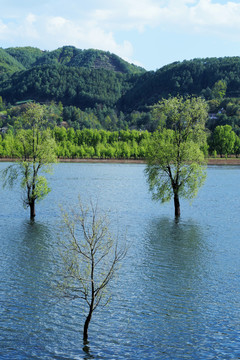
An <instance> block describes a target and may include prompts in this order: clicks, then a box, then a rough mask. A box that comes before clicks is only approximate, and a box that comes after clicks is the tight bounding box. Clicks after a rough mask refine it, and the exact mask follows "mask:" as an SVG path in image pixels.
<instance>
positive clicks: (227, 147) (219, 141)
mask: <svg viewBox="0 0 240 360" xmlns="http://www.w3.org/2000/svg"><path fill="white" fill-rule="evenodd" d="M235 141H236V136H235V133H234V131H233V130H232V127H231V125H218V126H217V127H216V128H215V130H214V132H213V147H214V150H216V151H217V153H218V154H219V155H220V156H221V157H223V155H225V156H228V155H230V154H232V153H233V152H234V144H235Z"/></svg>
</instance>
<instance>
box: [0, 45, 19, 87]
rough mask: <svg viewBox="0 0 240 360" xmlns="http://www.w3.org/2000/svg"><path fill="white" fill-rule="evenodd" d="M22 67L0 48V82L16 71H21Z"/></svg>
mask: <svg viewBox="0 0 240 360" xmlns="http://www.w3.org/2000/svg"><path fill="white" fill-rule="evenodd" d="M23 69H24V66H23V65H22V64H21V63H19V62H18V61H17V60H16V59H14V58H13V57H12V56H11V55H9V54H8V53H7V52H6V51H5V50H3V49H1V48H0V81H1V80H3V79H6V78H7V77H8V76H9V75H11V74H13V73H14V72H16V71H20V70H23Z"/></svg>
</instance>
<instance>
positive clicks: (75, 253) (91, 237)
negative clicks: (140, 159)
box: [59, 198, 126, 342]
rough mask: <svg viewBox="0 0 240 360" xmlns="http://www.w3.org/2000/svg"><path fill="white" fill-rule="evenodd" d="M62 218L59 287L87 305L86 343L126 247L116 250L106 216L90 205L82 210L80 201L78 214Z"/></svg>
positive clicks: (105, 301) (84, 329)
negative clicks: (94, 316)
mask: <svg viewBox="0 0 240 360" xmlns="http://www.w3.org/2000/svg"><path fill="white" fill-rule="evenodd" d="M63 217H64V225H65V226H64V227H65V231H64V243H63V244H64V246H63V248H64V250H63V252H62V259H63V263H64V267H63V271H61V275H62V279H61V282H60V283H59V287H60V289H61V292H62V293H63V295H64V296H66V297H68V298H70V299H79V298H80V299H82V300H84V302H85V304H86V305H87V313H86V319H85V323H84V328H83V340H84V342H87V340H88V328H89V324H90V321H91V319H92V315H93V312H94V311H95V310H96V309H97V308H98V307H99V305H103V306H104V305H106V304H107V303H108V302H109V300H110V298H111V297H110V295H109V294H108V293H107V291H106V290H107V288H108V287H109V285H110V282H111V280H112V279H113V277H114V275H115V273H116V271H117V270H118V268H119V263H120V261H121V260H122V259H123V258H124V257H125V255H126V246H125V245H124V246H123V247H121V248H119V246H118V241H117V239H115V238H114V237H113V236H112V234H111V233H110V231H109V221H108V217H107V215H106V214H104V215H101V214H99V212H98V207H97V205H93V203H92V202H91V203H90V207H89V208H85V207H84V206H83V204H82V202H81V200H80V198H79V208H78V211H74V210H73V211H71V213H64V215H63Z"/></svg>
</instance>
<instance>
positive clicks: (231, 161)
mask: <svg viewBox="0 0 240 360" xmlns="http://www.w3.org/2000/svg"><path fill="white" fill-rule="evenodd" d="M15 161H17V159H12V158H0V162H15ZM58 162H60V163H93V164H94V163H98V164H101V163H102V164H145V163H146V161H145V160H141V159H80V158H79V159H58ZM207 165H240V158H209V159H207Z"/></svg>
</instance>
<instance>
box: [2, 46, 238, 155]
mask: <svg viewBox="0 0 240 360" xmlns="http://www.w3.org/2000/svg"><path fill="white" fill-rule="evenodd" d="M176 95H180V96H192V95H196V96H202V97H203V98H205V99H206V100H207V102H208V105H209V120H208V122H207V128H208V130H209V134H210V135H209V136H210V138H211V136H212V137H213V133H214V131H215V129H216V127H217V126H226V125H229V126H230V127H231V129H232V130H233V131H234V133H235V134H236V135H237V136H239V135H240V57H225V58H206V59H193V60H190V61H183V62H175V63H172V64H169V65H166V66H164V67H162V68H160V69H159V70H157V71H146V70H144V69H143V68H141V67H139V66H136V65H133V64H129V63H127V62H126V61H124V60H123V59H121V58H120V57H118V56H117V55H114V54H111V53H109V52H104V51H99V50H93V49H90V50H80V49H77V48H75V47H73V46H64V47H62V48H59V49H57V50H54V51H42V50H40V49H37V48H33V47H17V48H8V49H0V128H9V129H11V128H17V124H18V118H19V117H20V116H21V112H22V110H23V109H24V104H25V103H26V102H29V101H36V102H40V103H41V104H44V105H45V106H46V108H47V113H48V121H49V126H50V127H51V128H52V129H53V128H54V127H56V126H65V127H66V128H73V130H74V131H77V130H83V129H96V130H105V131H112V132H116V131H120V130H126V131H127V130H128V129H130V130H138V131H148V132H150V133H151V132H153V131H155V130H156V129H157V128H158V126H159V119H157V118H155V116H154V112H153V111H152V109H153V105H154V104H156V103H157V102H158V101H159V100H161V99H163V98H168V97H169V96H176ZM212 143H213V141H212V142H211V141H210V143H209V144H210V148H211V146H212Z"/></svg>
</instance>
